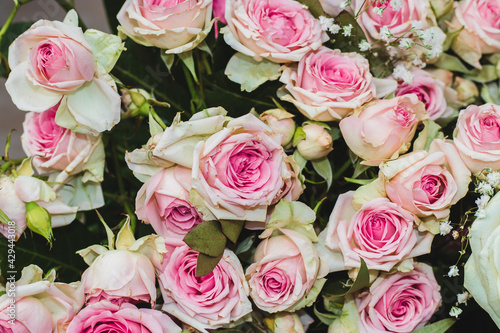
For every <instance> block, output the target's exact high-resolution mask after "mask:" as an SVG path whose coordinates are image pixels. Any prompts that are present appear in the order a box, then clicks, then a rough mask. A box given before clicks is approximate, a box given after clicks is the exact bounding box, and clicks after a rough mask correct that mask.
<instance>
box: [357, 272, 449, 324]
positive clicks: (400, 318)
mask: <svg viewBox="0 0 500 333" xmlns="http://www.w3.org/2000/svg"><path fill="white" fill-rule="evenodd" d="M439 290H440V287H439V285H438V284H437V282H436V278H435V277H434V274H433V273H432V267H431V266H429V265H426V264H422V263H416V264H415V269H414V270H412V271H410V272H407V273H402V272H396V273H394V274H382V275H381V276H380V277H378V278H377V279H376V280H375V282H373V284H372V285H371V286H370V289H369V291H367V292H362V293H360V294H358V297H357V298H356V306H357V308H358V311H359V321H358V327H359V332H360V333H379V332H380V333H382V332H413V331H415V330H418V329H420V328H422V327H423V326H424V325H425V324H426V323H427V322H428V321H429V320H430V319H431V317H432V315H433V314H434V312H436V310H437V308H438V307H439V306H440V304H441V294H440V293H439Z"/></svg>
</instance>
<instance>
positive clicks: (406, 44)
mask: <svg viewBox="0 0 500 333" xmlns="http://www.w3.org/2000/svg"><path fill="white" fill-rule="evenodd" d="M412 45H413V40H412V39H411V38H401V39H400V40H399V47H400V48H402V49H409V48H411V47H412Z"/></svg>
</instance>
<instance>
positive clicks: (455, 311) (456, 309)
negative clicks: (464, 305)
mask: <svg viewBox="0 0 500 333" xmlns="http://www.w3.org/2000/svg"><path fill="white" fill-rule="evenodd" d="M462 312H463V310H462V309H460V308H459V307H456V306H453V307H452V308H451V310H450V316H451V317H455V318H458V316H460V315H461V314H462Z"/></svg>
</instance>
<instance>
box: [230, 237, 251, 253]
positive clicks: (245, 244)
mask: <svg viewBox="0 0 500 333" xmlns="http://www.w3.org/2000/svg"><path fill="white" fill-rule="evenodd" d="M254 242H255V235H250V236H248V237H247V238H245V239H244V240H243V241H241V242H239V243H238V247H237V248H236V250H234V253H235V254H236V255H238V254H240V253H245V252H247V251H248V250H250V248H252V245H253V243H254Z"/></svg>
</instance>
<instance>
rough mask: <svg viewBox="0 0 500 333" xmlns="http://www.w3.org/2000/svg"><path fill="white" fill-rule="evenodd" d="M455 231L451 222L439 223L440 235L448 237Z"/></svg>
mask: <svg viewBox="0 0 500 333" xmlns="http://www.w3.org/2000/svg"><path fill="white" fill-rule="evenodd" d="M452 230H453V226H452V225H451V222H450V221H442V222H441V223H439V233H440V235H441V236H446V235H448V234H449V233H450V232H451V231H452Z"/></svg>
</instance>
